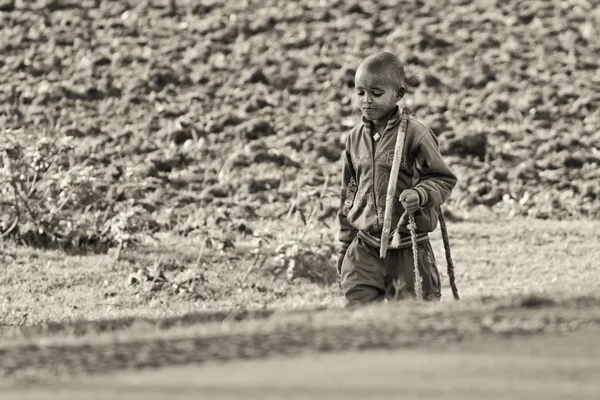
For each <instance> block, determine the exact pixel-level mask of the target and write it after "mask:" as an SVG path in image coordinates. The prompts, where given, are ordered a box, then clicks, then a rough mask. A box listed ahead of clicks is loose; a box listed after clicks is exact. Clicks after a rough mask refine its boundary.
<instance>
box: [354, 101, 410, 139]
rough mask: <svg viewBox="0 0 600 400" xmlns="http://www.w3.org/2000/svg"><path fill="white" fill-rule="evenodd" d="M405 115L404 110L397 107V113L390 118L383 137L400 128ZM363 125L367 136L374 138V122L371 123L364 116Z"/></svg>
mask: <svg viewBox="0 0 600 400" xmlns="http://www.w3.org/2000/svg"><path fill="white" fill-rule="evenodd" d="M403 115H404V110H403V109H400V107H398V106H396V111H395V112H394V114H393V115H392V116H391V117H390V119H388V121H387V125H386V127H385V129H384V130H383V133H382V134H381V136H383V135H385V134H386V133H388V132H390V131H393V130H394V129H396V128H397V127H398V125H399V124H400V120H401V119H402V116H403ZM362 123H363V126H364V128H365V132H366V133H367V135H369V136H372V135H373V122H372V121H369V120H368V119H366V118H365V117H364V116H363V117H362Z"/></svg>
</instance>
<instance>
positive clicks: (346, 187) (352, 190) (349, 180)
mask: <svg viewBox="0 0 600 400" xmlns="http://www.w3.org/2000/svg"><path fill="white" fill-rule="evenodd" d="M348 143H349V142H346V151H345V152H344V156H343V164H344V166H343V169H342V187H341V193H340V208H339V210H338V220H339V223H340V231H339V235H338V239H339V241H340V249H339V253H340V254H345V253H346V250H347V249H348V247H349V246H350V243H352V241H353V240H354V237H355V236H356V234H357V233H358V230H357V229H356V228H354V227H352V225H350V223H349V222H348V218H347V217H348V213H349V212H350V209H351V208H352V204H353V203H354V198H355V196H356V190H357V187H358V186H357V179H356V172H355V170H354V167H353V165H352V158H351V157H350V153H349V152H348Z"/></svg>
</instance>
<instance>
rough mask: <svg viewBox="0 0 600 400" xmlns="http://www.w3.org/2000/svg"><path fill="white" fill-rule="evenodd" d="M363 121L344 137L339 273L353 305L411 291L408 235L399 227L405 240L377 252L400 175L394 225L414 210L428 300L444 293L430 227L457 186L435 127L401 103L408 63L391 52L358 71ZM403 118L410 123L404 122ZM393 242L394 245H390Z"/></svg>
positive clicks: (368, 60)
mask: <svg viewBox="0 0 600 400" xmlns="http://www.w3.org/2000/svg"><path fill="white" fill-rule="evenodd" d="M355 89H356V96H357V100H358V106H359V108H360V109H361V111H362V123H361V124H359V125H357V126H355V127H354V128H353V129H352V131H351V132H350V134H349V135H348V138H347V140H346V152H345V157H344V169H343V174H342V191H341V201H340V209H339V212H338V217H339V222H340V232H339V240H340V242H341V247H340V251H339V254H338V273H339V274H340V284H341V288H342V291H343V293H344V295H345V297H346V299H347V300H348V304H349V305H354V304H360V303H367V302H373V301H380V300H384V299H392V298H394V297H395V295H396V290H398V295H399V297H401V298H403V297H409V296H414V292H415V290H414V278H415V276H414V262H413V253H412V242H411V237H410V232H409V230H408V228H407V227H406V224H403V226H402V227H401V228H400V230H399V233H400V242H399V245H397V246H396V247H393V246H389V250H388V251H387V253H386V255H385V257H384V258H383V259H382V258H381V257H380V245H381V236H382V229H383V224H384V214H385V211H386V210H385V209H386V197H387V190H388V183H389V180H390V179H397V182H396V191H395V194H394V197H393V199H394V203H395V204H394V205H393V213H392V219H391V227H392V229H395V228H396V226H397V224H398V221H399V219H400V217H401V215H402V214H403V212H404V211H405V210H406V211H408V212H411V213H414V217H415V223H416V226H417V227H416V232H417V243H418V261H419V272H420V275H421V277H422V278H423V287H422V293H423V298H424V299H426V300H437V299H439V298H440V297H441V290H440V276H439V273H438V270H437V267H436V265H435V258H434V254H433V250H432V248H431V244H430V243H429V235H428V232H432V231H434V230H435V229H436V227H437V222H438V212H437V211H436V208H437V207H438V206H440V205H441V204H442V203H444V202H445V201H446V200H447V199H448V198H449V197H450V194H451V192H452V190H453V188H454V186H455V185H456V177H455V175H454V174H453V173H452V172H451V171H450V169H449V168H448V166H447V165H446V163H445V162H444V160H443V159H442V156H441V154H440V151H439V148H438V141H437V138H436V136H435V135H434V134H433V132H432V131H431V130H430V129H429V128H427V127H426V126H425V125H423V124H422V123H420V122H419V121H417V120H416V119H415V118H414V117H413V116H411V115H409V114H408V112H406V111H402V110H400V109H399V107H398V105H397V102H398V101H399V100H400V99H402V97H404V93H405V83H404V67H403V65H402V63H401V62H400V60H399V59H398V58H397V57H396V56H394V55H393V54H391V53H388V52H381V53H377V54H373V55H371V56H369V57H367V58H366V59H365V60H364V61H363V62H362V63H361V64H360V66H359V67H358V69H357V71H356V75H355ZM403 120H405V121H406V122H405V123H402V121H403ZM399 127H400V128H404V129H405V132H404V133H400V136H401V137H402V136H403V137H404V146H403V151H402V159H401V163H400V169H399V172H398V175H397V176H390V172H391V169H392V163H393V161H394V149H395V146H396V138H397V137H398V136H399ZM388 243H389V242H388Z"/></svg>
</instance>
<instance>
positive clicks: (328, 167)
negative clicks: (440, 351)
mask: <svg viewBox="0 0 600 400" xmlns="http://www.w3.org/2000/svg"><path fill="white" fill-rule="evenodd" d="M599 34H600V3H599V2H598V1H597V0H590V1H587V0H565V1H559V0H552V1H535V0H527V1H505V2H501V1H493V0H477V1H462V0H438V1H427V0H407V1H387V0H385V1H377V2H367V1H361V2H358V1H350V0H301V1H277V0H265V1H259V0H253V1H248V0H239V1H225V0H198V1H193V0H171V1H168V0H145V1H142V0H126V1H125V0H121V1H116V0H115V1H111V0H95V1H92V0H80V1H78V0H40V1H35V0H14V1H12V0H0V87H1V89H0V130H1V131H0V135H1V136H0V160H1V164H0V235H1V236H2V239H1V240H0V333H1V334H2V335H3V337H4V338H5V339H6V340H12V341H14V343H13V342H10V343H12V344H10V345H7V347H6V348H5V349H4V350H0V351H6V353H5V355H6V357H0V370H2V371H4V373H5V374H7V376H15V375H19V374H20V373H21V372H22V371H30V370H31V368H33V370H35V372H33V373H30V372H27V373H24V374H25V375H27V376H34V377H35V376H38V375H44V374H47V373H48V369H49V368H50V366H51V365H52V364H57V365H64V371H62V370H60V371H62V372H66V373H67V375H68V374H70V373H73V371H75V370H78V369H79V367H80V366H81V365H80V364H78V362H77V361H76V362H74V363H72V364H69V362H67V361H65V360H66V358H65V356H63V355H59V353H60V352H59V353H57V354H55V355H52V356H43V357H42V356H37V355H34V354H33V353H32V354H31V355H29V356H25V355H23V354H25V353H23V351H22V347H19V346H24V344H23V341H25V342H26V343H30V342H29V341H33V342H34V343H37V342H36V340H42V339H41V338H46V339H44V340H50V342H51V343H54V344H55V345H56V346H59V345H60V344H61V343H62V342H60V340H66V342H67V343H70V342H69V340H71V339H65V338H64V337H63V338H62V339H60V338H61V336H65V335H66V336H69V335H71V336H72V339H73V340H79V341H83V342H81V343H88V342H87V341H86V340H89V341H90V343H95V339H86V338H87V337H88V335H92V336H91V337H92V338H95V337H96V336H94V335H100V334H115V335H116V334H119V333H123V332H129V333H128V334H130V335H132V337H136V335H137V334H138V333H139V331H141V332H145V333H144V334H148V333H147V331H151V332H153V334H154V335H158V336H156V337H160V335H162V334H163V333H161V332H162V331H163V330H164V329H167V330H168V329H171V328H173V327H174V326H176V327H178V328H181V326H182V325H183V326H188V325H190V326H192V327H193V329H195V330H194V335H197V336H202V334H201V331H202V329H201V328H198V327H197V324H198V323H201V322H207V321H212V322H214V321H216V320H219V321H220V320H221V319H222V318H225V317H224V316H226V315H230V314H228V313H230V312H231V311H232V310H237V311H236V312H240V313H241V314H239V315H238V314H236V315H237V316H236V317H235V318H234V320H238V319H239V320H243V321H246V320H250V322H248V323H249V324H252V319H253V318H266V317H268V316H270V315H271V313H272V312H274V311H273V310H286V311H289V310H292V309H300V308H314V307H320V308H330V307H334V308H335V307H338V306H341V305H342V304H343V300H342V298H341V294H340V292H339V289H338V287H337V283H336V280H337V276H336V272H335V269H334V267H335V260H334V258H335V253H336V251H337V226H336V223H337V221H336V213H337V207H338V195H339V193H338V192H339V185H340V172H341V153H342V151H343V149H344V141H345V137H346V135H347V133H348V132H349V130H350V129H351V128H352V127H353V126H354V125H356V124H357V123H359V122H360V115H359V112H358V109H357V106H356V102H355V99H354V92H353V78H354V73H355V70H356V67H357V66H358V64H359V63H360V61H361V60H362V59H363V58H364V57H366V56H367V55H369V54H371V53H374V52H377V51H382V50H386V51H390V52H392V53H394V54H396V55H397V56H398V57H399V58H400V59H401V60H402V61H403V62H404V63H405V70H406V74H407V83H408V88H407V89H408V93H407V95H406V97H405V99H403V100H402V102H401V104H400V105H401V106H406V107H409V108H410V109H411V110H412V111H413V112H415V114H416V117H417V118H418V119H420V120H421V121H423V122H424V123H425V124H427V125H428V126H429V127H431V128H432V129H433V131H434V132H435V134H436V135H437V136H438V138H439V140H440V147H441V150H442V154H443V155H444V157H445V159H446V160H447V162H448V163H449V164H450V166H451V167H452V169H453V171H455V173H456V174H457V175H458V178H459V182H458V185H457V187H456V189H455V191H454V192H453V194H452V197H451V199H450V200H449V202H448V203H447V204H446V205H445V206H444V210H445V212H446V214H447V217H448V220H449V233H450V239H451V244H452V246H453V247H452V250H453V256H454V259H455V263H456V279H457V284H458V287H459V291H460V292H461V295H462V296H463V299H465V302H467V303H468V301H469V299H471V301H475V302H480V301H483V300H482V298H488V300H489V299H500V300H497V301H508V302H509V303H510V304H513V300H507V299H514V298H516V297H514V296H523V295H530V294H531V293H535V294H543V295H546V296H550V297H552V298H553V299H554V300H552V301H550V300H548V301H550V303H551V304H555V305H556V304H559V305H557V307H558V308H559V309H561V307H563V308H565V307H566V309H568V310H571V309H573V310H571V311H573V312H570V311H569V312H565V313H564V315H565V316H563V317H561V318H566V319H573V320H575V321H579V322H581V320H580V319H578V318H581V315H580V314H579V313H578V311H577V310H580V308H581V307H583V306H585V305H586V304H595V305H596V306H597V304H598V303H597V301H596V300H590V299H591V298H590V299H588V300H586V301H590V302H591V303H586V302H583V303H582V302H580V301H574V302H573V300H569V301H567V302H566V303H560V301H561V300H558V299H559V298H562V297H564V296H566V297H569V298H570V297H572V296H583V295H589V294H592V295H593V294H594V293H596V294H597V291H598V289H599V288H600V287H599V286H600V285H599V283H598V279H597V275H598V272H600V269H599V268H600V267H599V265H598V262H597V260H598V257H599V256H600V253H599V250H598V246H597V243H598V237H599V235H600V225H599V223H598V219H599V218H600V199H599V197H600V129H599V126H600V107H599V106H600V74H599V73H598V63H599V62H600V61H599V60H600V41H599V40H598V35H599ZM432 240H433V243H434V248H435V250H436V255H437V257H438V261H439V263H440V265H439V268H440V270H441V271H445V265H444V261H443V260H444V256H443V248H442V247H441V241H440V238H439V233H435V234H434V236H433V239H432ZM443 279H444V285H445V286H444V290H445V292H444V300H443V301H442V304H443V306H444V307H450V308H451V307H453V306H452V300H451V296H450V293H449V289H448V283H447V275H446V274H445V273H444V274H443ZM561 296H562V297H561ZM489 301H492V300H489ZM494 301H496V300H494ZM515 301H516V300H515ZM565 301H566V300H565ZM517 303H518V301H517ZM550 303H549V304H550ZM469 304H470V303H469ZM519 304H520V303H519ZM544 304H545V303H544ZM473 307H474V309H477V310H479V309H481V307H483V306H482V305H481V304H480V303H477V304H475V305H473ZM499 307H500V306H499ZM500 308H502V307H500ZM201 310H211V312H212V311H213V310H219V311H215V314H214V315H213V314H210V315H209V314H198V312H199V311H201ZM221 310H229V311H227V313H225V314H223V313H222V311H221ZM240 310H242V311H240ZM243 310H253V311H252V312H250V311H243ZM261 310H262V311H261ZM451 310H454V309H452V308H451ZM461 310H462V311H461ZM493 310H495V308H494V309H493ZM259 311H261V312H262V314H261V312H259ZM405 311H406V310H405ZM563 311H564V310H563ZM563 311H560V312H563ZM246 312H250V314H246ZM340 312H341V311H340ZM403 312H404V311H403ZM406 312H408V311H406ZM448 312H456V313H458V314H457V315H463V314H462V313H463V312H464V310H463V309H460V310H454V311H448ZM486 312H493V311H489V310H488V311H486ZM549 312H550V313H552V312H554V311H549ZM556 312H559V311H556ZM253 313H255V314H253ZM515 313H517V314H518V312H516V311H515ZM411 315H412V314H411ZM419 315H420V314H418V312H417V316H415V318H417V317H418V316H419ZM481 315H482V316H481V318H484V316H483V311H482V314H481ZM525 315H528V314H526V313H525ZM561 315H562V314H561ZM456 318H459V317H458V316H457V317H456ZM461 318H462V317H461ZM523 318H524V319H527V318H528V317H527V316H524V317H523ZM586 318H587V317H586ZM594 318H596V317H594ZM334 319H335V318H334ZM382 319H385V318H383V317H382ZM559 319H560V318H559ZM584 319H585V318H584ZM309 320H310V319H309ZM501 320H502V318H500V320H499V321H501ZM86 321H87V322H86ZM326 321H327V320H326V319H323V320H318V321H317V322H315V323H316V324H325V325H327V323H326ZM461 321H462V320H461ZM482 321H483V320H482ZM493 321H495V320H494V319H492V322H493ZM586 321H587V322H585V323H586V324H587V323H595V324H597V323H598V319H593V318H592V322H590V321H588V320H586ZM593 321H595V322H593ZM488 322H489V321H488ZM496 322H497V321H496ZM303 323H307V322H306V321H304V322H303ZM486 323H487V322H486ZM494 323H495V322H494ZM555 323H556V318H555V319H552V318H549V319H548V320H547V321H545V322H541V324H542V326H545V327H546V328H548V326H557V325H555ZM581 323H582V324H583V322H581ZM274 324H275V325H277V323H275V322H274ZM482 324H483V325H478V326H480V328H481V326H484V325H485V323H483V322H482ZM515 324H516V326H517V327H516V328H515V329H516V330H517V331H518V330H519V329H517V328H519V326H520V325H519V323H515ZM553 324H554V325H553ZM574 324H575V325H574V326H577V322H574ZM433 325H435V324H433ZM459 325H460V324H459ZM525 325H527V324H525ZM252 326H254V325H252ZM267 326H269V325H268V324H267ZM277 326H279V325H277ZM319 326H321V325H319ZM436 326H437V325H436ZM521 328H522V326H521ZM190 329H191V328H190ZM215 329H216V328H215ZM232 329H233V328H232ZM236 329H237V328H236ZM239 329H240V330H241V331H243V332H246V331H247V330H250V331H252V329H254V328H252V327H248V326H244V327H241V328H239ZM264 329H267V330H268V329H270V328H264ZM348 329H351V328H348ZM432 329H434V331H436V329H441V328H439V326H438V327H437V328H432ZM481 329H482V331H485V329H487V328H481ZM523 329H525V328H523ZM548 329H550V328H548ZM154 330H158V333H157V332H155V331H154ZM492 330H493V329H492ZM476 331H477V333H478V334H479V333H481V332H480V331H479V330H476ZM136 332H138V333H136ZM252 332H254V331H252ZM436 332H438V331H436ZM439 332H441V331H439ZM469 332H471V331H469ZM140 334H141V333H140ZM171 334H172V333H171ZM412 334H415V333H414V332H412ZM440 334H442V333H440ZM332 335H333V336H331V338H335V334H332ZM48 336H50V338H49V339H48ZM109 337H110V336H109ZM307 337H311V336H310V335H308V336H307ZM59 339H60V340H59ZM52 340H55V341H56V342H52ZM106 340H108V341H110V340H112V339H106ZM132 340H133V339H132ZM157 340H158V339H157ZM165 340H166V339H165ZM307 340H308V339H307ZM315 340H317V339H315ZM330 340H333V341H334V339H330ZM150 342H152V341H150ZM276 342H277V341H276ZM334 342H335V341H334ZM375 342H377V340H376V341H375ZM384 342H385V343H383V342H382V343H383V344H386V345H390V346H391V345H392V344H390V343H389V342H386V341H385V340H384ZM77 343H80V342H77ZM152 343H154V342H152ZM173 343H174V342H173ZM228 343H229V342H228ZM396 344H397V343H396ZM88 345H90V346H91V344H89V343H88ZM228 345H231V343H229V344H226V345H225V346H228ZM297 345H298V346H300V347H301V348H302V347H303V346H304V345H306V347H307V348H314V347H315V346H314V343H313V344H310V343H309V344H306V343H303V342H302V341H300V342H299V344H297ZM294 346H296V345H294ZM349 346H350V345H349ZM50 347H52V346H50ZM317 347H318V346H317ZM333 347H334V348H335V346H333ZM278 348H279V347H278V346H277V345H274V346H273V348H272V349H278ZM98 352H99V354H105V350H103V349H99V350H98ZM275 352H277V351H275ZM258 353H260V351H258ZM52 354H54V353H52ZM60 354H62V353H60ZM136 354H138V355H139V354H143V351H141V353H135V354H134V353H132V354H129V355H125V356H123V357H124V360H125V361H123V362H122V363H121V364H119V362H117V361H115V360H116V359H118V357H117V356H115V357H116V358H115V359H113V358H110V357H109V356H107V357H108V358H106V359H102V360H104V361H101V362H98V364H94V365H96V367H94V366H92V367H89V370H90V371H92V372H93V371H95V370H112V369H113V368H119V367H124V366H129V367H131V366H136V365H138V366H146V365H147V364H144V362H141V361H139V360H138V361H135V360H134V359H136V357H138V355H136ZM202 354H204V356H206V354H205V353H202ZM211 354H212V353H211ZM11 355H13V356H14V357H13V356H11ZM213 356H214V354H213ZM213 356H210V355H208V356H206V357H207V358H208V359H211V357H213ZM28 357H30V358H28ZM40 357H41V358H40ZM44 357H46V358H44ZM81 357H82V359H83V356H81ZM182 357H183V358H181V359H179V361H178V362H175V361H173V360H172V359H170V358H168V357H166V358H165V359H164V360H163V361H164V362H163V361H161V360H160V359H159V360H155V359H154V360H153V361H152V362H149V363H150V364H156V365H158V364H161V363H165V364H170V363H180V362H183V361H185V360H186V357H185V355H183V356H182ZM6 360H8V361H6ZM28 360H31V361H28ZM40 360H41V361H40ZM43 360H46V361H43ZM50 360H51V361H50ZM61 360H62V361H61ZM136 360H137V359H136ZM168 360H170V361H168ZM80 361H81V360H80ZM81 362H83V361H81ZM61 363H62V364H61ZM136 363H137V364H136ZM87 370H88V368H82V371H81V372H85V371H87ZM40 371H45V372H40ZM60 371H59V372H60ZM50 375H52V376H54V373H51V374H50ZM44 376H45V375H44Z"/></svg>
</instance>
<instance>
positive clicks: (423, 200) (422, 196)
mask: <svg viewBox="0 0 600 400" xmlns="http://www.w3.org/2000/svg"><path fill="white" fill-rule="evenodd" d="M414 191H415V192H417V194H418V195H419V207H424V206H425V205H426V204H427V203H428V201H429V196H428V195H427V191H426V190H425V189H423V188H420V187H416V188H414Z"/></svg>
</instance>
